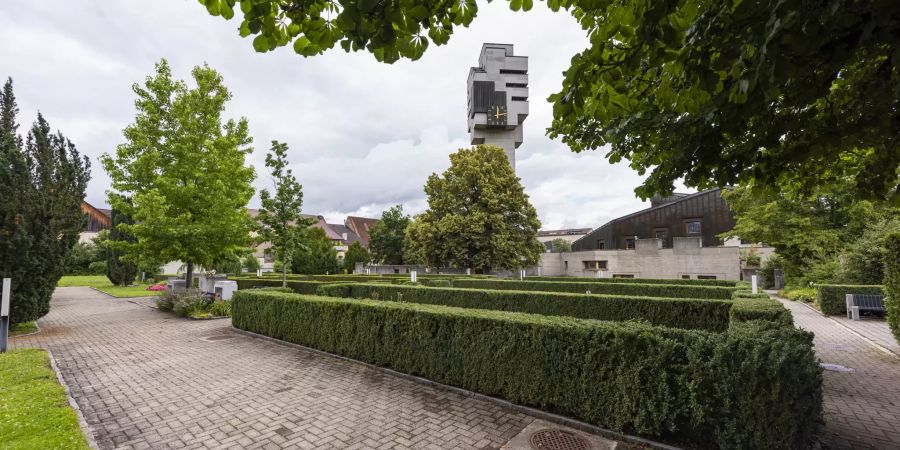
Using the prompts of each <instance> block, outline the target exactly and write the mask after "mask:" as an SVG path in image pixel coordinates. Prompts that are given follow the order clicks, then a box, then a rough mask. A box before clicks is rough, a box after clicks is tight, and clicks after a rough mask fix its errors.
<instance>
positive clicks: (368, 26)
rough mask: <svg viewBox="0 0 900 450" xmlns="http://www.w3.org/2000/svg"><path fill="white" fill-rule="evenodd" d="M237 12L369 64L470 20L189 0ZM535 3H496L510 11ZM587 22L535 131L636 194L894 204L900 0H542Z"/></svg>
mask: <svg viewBox="0 0 900 450" xmlns="http://www.w3.org/2000/svg"><path fill="white" fill-rule="evenodd" d="M200 3H202V4H203V5H205V6H206V8H207V10H208V11H209V12H210V13H211V14H213V15H219V16H222V17H224V18H226V19H230V18H231V17H233V16H234V14H235V10H234V7H235V6H236V5H237V4H238V3H239V4H240V10H239V13H241V14H243V20H242V22H241V25H240V34H241V36H245V37H249V36H252V37H253V48H254V49H256V51H259V52H267V51H270V50H274V49H276V48H278V47H281V46H287V45H291V46H292V47H293V49H294V51H296V52H297V53H299V54H301V55H304V56H311V55H317V54H321V53H323V52H325V51H326V50H328V49H331V48H333V47H334V46H335V44H340V47H341V48H343V49H344V50H345V51H360V50H366V51H369V52H371V53H372V54H373V55H374V56H375V58H376V59H378V60H379V61H384V62H388V63H390V62H394V61H397V60H398V59H400V58H409V59H413V60H415V59H418V58H420V57H421V56H422V54H423V52H424V51H425V50H426V48H427V47H428V45H429V42H433V43H434V44H437V45H441V44H444V43H446V42H447V41H448V40H449V38H450V34H451V33H452V32H453V29H454V27H456V26H464V27H466V26H468V25H469V24H470V23H471V22H472V20H473V19H474V18H475V15H476V14H477V12H478V4H477V2H476V1H475V0H461V1H451V2H430V3H423V2H377V1H374V0H356V1H342V2H340V3H339V4H338V3H335V2H332V1H330V0H312V1H309V0H303V1H301V0H285V1H281V2H275V3H273V2H271V1H270V0H200ZM532 5H533V0H509V6H510V9H512V10H514V11H518V10H526V11H527V10H529V9H531V7H532ZM547 6H549V7H550V8H551V9H552V10H554V11H558V10H560V9H564V10H567V11H569V12H571V14H572V15H573V16H574V17H575V18H576V19H577V21H578V22H579V25H580V26H581V27H582V28H583V29H584V30H587V31H586V32H587V34H588V38H589V39H590V46H589V47H588V48H587V49H585V50H584V51H582V52H580V53H578V54H576V55H575V56H574V57H573V58H572V65H571V67H569V69H567V70H566V72H565V79H564V81H563V86H562V89H561V90H560V91H559V92H558V93H556V94H554V95H552V96H551V97H550V101H551V102H552V103H553V116H554V120H553V123H552V125H551V127H550V128H549V130H548V132H549V134H550V136H552V137H561V138H562V139H563V141H564V142H566V143H567V144H568V145H569V146H570V147H571V148H572V150H573V151H576V152H580V151H585V150H595V149H603V150H604V151H607V152H608V153H607V158H608V159H609V160H610V161H611V162H617V161H620V160H622V159H627V160H629V161H630V165H631V167H632V168H634V169H635V170H636V171H638V172H639V173H641V174H645V173H648V172H649V174H650V175H649V177H647V179H646V181H645V182H644V184H643V185H642V186H640V187H639V188H638V189H637V193H638V194H639V195H640V196H642V197H644V198H647V197H650V196H651V195H652V194H655V193H660V194H667V193H669V192H672V190H673V183H674V182H675V180H678V179H681V178H683V179H684V182H685V183H686V184H687V185H688V186H693V187H697V188H701V189H702V188H707V187H713V186H726V185H736V184H742V183H746V182H748V181H750V180H755V182H756V185H757V186H759V187H773V186H779V187H781V188H790V189H798V190H801V191H806V192H807V193H808V192H812V191H814V190H815V188H816V187H817V186H822V185H825V184H829V183H840V182H842V181H841V180H843V179H844V178H850V179H851V180H852V183H851V189H852V190H853V192H855V193H856V194H857V195H860V196H865V197H871V198H882V199H884V198H889V197H890V198H893V199H894V200H898V201H900V193H898V182H900V176H898V166H900V152H898V151H897V148H898V147H900V145H898V144H900V133H897V130H898V129H900V113H898V111H900V50H898V49H900V33H898V32H897V30H898V29H900V4H898V2H897V1H896V0H872V1H865V2H860V1H856V0H833V1H827V2H825V1H821V2H809V1H801V0H761V1H753V2H749V1H740V0H725V1H719V0H691V1H670V2H665V1H652V0H620V1H612V0H548V1H547Z"/></svg>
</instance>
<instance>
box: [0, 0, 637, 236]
mask: <svg viewBox="0 0 900 450" xmlns="http://www.w3.org/2000/svg"><path fill="white" fill-rule="evenodd" d="M479 7H480V8H481V9H480V12H479V15H478V17H477V18H476V19H475V21H474V23H473V25H472V26H471V27H470V28H467V29H465V28H461V29H457V30H456V31H455V32H454V34H453V36H452V37H451V39H450V43H449V44H448V45H444V46H441V47H436V46H432V47H431V48H429V50H428V51H427V52H426V54H425V56H424V57H423V58H422V59H421V60H419V61H416V62H409V61H401V62H398V63H395V64H393V65H387V64H381V63H378V62H376V61H375V59H374V58H373V57H372V56H371V55H370V54H368V53H349V54H348V53H345V52H344V51H343V50H340V49H336V50H333V51H331V52H329V53H327V54H325V55H322V56H317V57H312V58H303V57H301V56H298V55H296V54H294V53H293V51H292V50H291V49H290V48H282V49H279V50H276V51H275V52H270V53H265V54H259V53H256V52H254V51H253V49H252V47H251V42H250V40H246V39H242V38H240V37H239V36H238V34H237V27H238V25H239V21H238V20H237V19H236V18H235V19H232V20H231V21H224V20H223V19H221V18H218V17H211V16H209V15H208V14H207V13H206V11H205V9H204V8H203V7H202V6H201V5H200V4H199V3H198V2H197V1H196V0H157V1H149V2H148V1H145V0H122V1H115V2H110V1H106V0H40V1H34V0H3V1H2V2H0V43H2V44H0V77H3V78H5V77H7V76H11V77H12V78H13V82H14V85H15V90H16V95H17V97H18V102H19V107H20V110H21V113H20V117H19V121H20V123H21V124H22V128H26V127H27V125H28V124H30V123H31V122H32V121H33V120H34V117H35V115H36V113H37V111H38V110H40V111H41V112H42V113H43V114H44V116H45V117H46V118H47V119H48V120H49V121H50V124H51V125H52V126H53V127H54V128H55V129H60V130H61V131H62V132H63V133H64V134H65V135H66V136H67V137H69V138H70V139H71V140H72V141H74V142H75V144H76V145H77V146H78V148H79V150H80V151H82V152H83V153H85V154H87V155H90V156H91V158H92V160H93V171H92V180H91V184H90V186H89V188H88V194H87V200H88V201H89V202H91V203H93V204H95V205H104V204H105V203H106V201H105V198H106V195H105V190H106V189H107V187H108V186H109V178H108V177H107V176H106V174H105V173H104V171H103V169H102V167H101V166H100V164H99V162H98V161H97V157H98V156H99V155H101V154H103V153H105V152H112V151H114V150H115V147H116V145H117V144H119V143H121V142H122V133H121V131H122V129H123V128H124V127H125V126H126V125H128V124H129V123H130V122H131V121H132V120H133V119H134V106H133V102H134V98H135V96H134V94H133V92H132V91H131V86H132V84H133V83H135V82H142V81H143V80H144V78H145V77H146V76H147V75H149V74H150V73H151V72H152V71H153V64H154V63H155V62H156V61H159V59H160V58H166V59H168V60H169V63H170V64H171V65H172V67H173V70H174V72H175V74H176V76H177V77H178V78H182V79H187V78H189V76H190V70H191V68H192V67H193V66H195V65H198V64H202V63H204V62H206V63H208V64H209V65H210V66H212V67H213V68H215V69H217V70H218V71H219V72H220V73H221V74H222V75H223V77H224V78H225V82H226V85H227V86H228V87H229V88H230V89H231V91H232V94H233V100H232V101H231V102H230V103H229V106H228V110H227V113H226V116H227V117H238V116H244V117H246V118H247V119H248V121H249V124H250V132H251V135H252V136H253V138H254V147H255V151H254V154H253V156H252V159H251V161H250V163H251V164H253V165H254V166H255V167H256V170H257V176H258V179H257V181H256V185H257V188H261V187H266V186H269V185H271V180H269V179H268V178H267V177H266V174H265V167H264V166H263V161H264V157H265V152H266V150H267V149H268V148H269V143H270V141H271V140H273V139H277V140H280V141H283V142H287V143H288V144H289V145H290V149H291V150H290V159H291V161H292V162H293V167H294V171H295V173H296V175H297V176H298V178H299V179H300V181H301V182H302V183H303V187H304V194H305V197H304V198H305V203H304V212H306V213H311V214H322V215H325V216H326V217H327V218H328V219H329V221H334V222H340V221H342V220H343V218H344V217H346V216H347V215H348V214H352V215H363V216H372V217H378V216H379V215H380V213H381V211H382V210H384V209H386V208H387V207H389V206H391V205H395V204H403V205H404V208H405V209H406V210H407V211H408V212H410V213H416V212H420V211H421V210H423V209H424V207H425V198H424V193H423V191H422V185H423V184H424V182H425V180H426V178H427V177H428V175H430V174H431V173H433V172H438V173H440V172H442V171H443V170H445V169H446V168H447V166H448V165H449V159H448V155H449V154H450V153H452V152H453V151H455V150H456V149H458V148H460V147H463V146H466V145H468V143H469V142H468V133H467V132H466V76H467V75H468V70H469V67H470V66H472V65H474V64H476V63H477V59H478V53H479V50H480V48H481V44H482V43H483V42H501V43H512V44H514V45H515V52H516V54H517V55H526V56H529V57H530V61H529V65H530V68H529V75H530V88H531V92H530V99H531V108H530V109H531V114H530V116H529V117H528V119H527V120H526V121H525V123H524V126H525V140H524V143H523V144H522V146H521V147H520V148H519V150H518V154H517V160H516V161H517V163H516V165H517V172H518V175H519V176H520V177H521V179H522V183H523V184H524V186H525V190H526V191H527V193H528V194H529V195H530V196H531V200H532V203H533V204H534V206H535V207H536V208H537V210H538V213H539V215H540V218H541V222H542V223H543V225H544V229H554V228H564V227H565V228H568V227H596V226H599V225H601V224H602V223H603V222H605V221H607V220H609V219H611V218H613V217H617V216H619V215H623V214H626V213H629V212H632V211H635V210H638V209H641V208H643V207H645V204H644V203H643V202H641V201H640V200H639V199H636V198H635V197H634V193H633V189H634V188H635V187H636V186H637V185H638V184H639V183H640V181H641V178H640V177H639V176H638V175H637V174H635V173H634V172H633V171H632V170H630V169H629V168H628V167H627V166H625V165H624V164H621V163H620V164H617V165H610V164H609V163H608V162H607V161H606V160H605V159H604V158H603V155H604V153H605V152H604V151H602V150H601V151H594V152H588V153H585V154H580V155H577V154H574V153H572V152H570V151H569V150H568V148H567V147H566V146H565V145H564V144H562V143H561V142H558V141H554V140H550V139H548V138H547V137H546V136H545V134H544V133H545V129H546V128H547V126H549V124H550V121H551V117H552V112H551V108H550V105H549V104H548V103H547V101H546V98H547V96H548V95H550V94H551V93H553V92H555V91H557V90H559V88H560V85H561V83H562V72H563V70H564V69H565V68H566V67H567V66H568V63H569V60H570V58H571V57H572V55H573V54H575V53H576V52H577V51H579V50H581V49H583V48H584V47H585V46H586V45H587V39H586V37H585V35H584V32H583V31H582V30H581V29H580V27H579V26H578V25H577V24H576V22H575V20H574V19H573V18H572V17H571V16H570V15H568V14H567V13H562V12H560V13H553V12H551V11H550V10H549V9H547V8H546V6H545V4H544V3H538V2H536V4H535V8H534V10H532V11H530V12H528V13H514V12H512V11H509V10H508V3H507V2H493V3H490V4H489V3H486V2H479ZM257 203H258V199H257V198H254V199H253V200H252V202H251V206H256V205H257Z"/></svg>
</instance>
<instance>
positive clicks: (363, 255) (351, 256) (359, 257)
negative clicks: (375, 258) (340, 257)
mask: <svg viewBox="0 0 900 450" xmlns="http://www.w3.org/2000/svg"><path fill="white" fill-rule="evenodd" d="M370 260H371V257H370V256H369V252H368V251H367V250H366V249H365V248H363V246H362V244H360V243H359V241H357V242H354V243H352V244H350V247H349V248H347V253H345V254H344V270H345V271H346V272H347V273H353V270H354V268H356V263H362V264H368V263H369V261H370Z"/></svg>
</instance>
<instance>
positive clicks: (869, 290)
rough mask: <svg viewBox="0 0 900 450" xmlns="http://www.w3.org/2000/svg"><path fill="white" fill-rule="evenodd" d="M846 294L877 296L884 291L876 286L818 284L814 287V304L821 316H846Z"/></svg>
mask: <svg viewBox="0 0 900 450" xmlns="http://www.w3.org/2000/svg"><path fill="white" fill-rule="evenodd" d="M847 294H877V295H883V294H884V291H883V289H882V287H881V286H878V285H850V284H819V285H816V304H817V305H818V306H819V310H820V311H822V314H827V315H837V314H847Z"/></svg>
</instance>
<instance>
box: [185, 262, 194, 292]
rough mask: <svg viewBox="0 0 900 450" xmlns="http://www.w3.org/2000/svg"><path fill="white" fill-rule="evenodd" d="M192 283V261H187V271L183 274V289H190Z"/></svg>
mask: <svg viewBox="0 0 900 450" xmlns="http://www.w3.org/2000/svg"><path fill="white" fill-rule="evenodd" d="M193 282H194V263H193V261H188V263H187V270H186V271H185V273H184V288H185V289H190V288H191V287H192V286H191V285H192V284H193Z"/></svg>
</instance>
